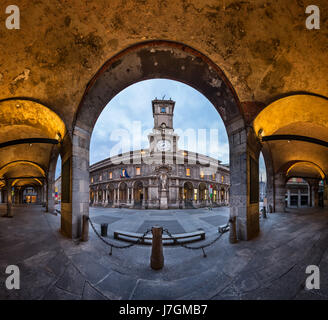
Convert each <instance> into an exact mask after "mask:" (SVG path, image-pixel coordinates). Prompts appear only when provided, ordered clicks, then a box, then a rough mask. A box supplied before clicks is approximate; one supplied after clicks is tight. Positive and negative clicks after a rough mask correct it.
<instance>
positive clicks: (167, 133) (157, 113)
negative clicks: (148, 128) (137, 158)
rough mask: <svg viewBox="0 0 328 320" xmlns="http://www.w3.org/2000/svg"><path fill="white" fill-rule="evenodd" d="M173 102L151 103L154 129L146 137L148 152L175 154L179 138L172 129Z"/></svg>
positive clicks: (157, 101)
mask: <svg viewBox="0 0 328 320" xmlns="http://www.w3.org/2000/svg"><path fill="white" fill-rule="evenodd" d="M174 105H175V101H173V100H171V99H170V100H158V99H155V100H153V101H152V107H153V118H154V128H153V131H152V133H150V134H149V135H148V139H149V149H150V152H151V153H153V152H176V151H177V144H178V139H179V136H178V135H177V134H176V133H174V129H173V112H174Z"/></svg>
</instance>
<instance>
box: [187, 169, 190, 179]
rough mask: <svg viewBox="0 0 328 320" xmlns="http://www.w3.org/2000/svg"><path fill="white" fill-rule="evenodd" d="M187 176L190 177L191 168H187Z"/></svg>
mask: <svg viewBox="0 0 328 320" xmlns="http://www.w3.org/2000/svg"><path fill="white" fill-rule="evenodd" d="M186 176H187V177H190V168H186Z"/></svg>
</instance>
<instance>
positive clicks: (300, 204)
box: [297, 189, 302, 208]
mask: <svg viewBox="0 0 328 320" xmlns="http://www.w3.org/2000/svg"><path fill="white" fill-rule="evenodd" d="M301 197H302V194H301V189H298V199H297V207H298V208H300V207H301V206H302V202H301Z"/></svg>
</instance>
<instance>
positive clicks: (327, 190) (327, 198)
mask: <svg viewBox="0 0 328 320" xmlns="http://www.w3.org/2000/svg"><path fill="white" fill-rule="evenodd" d="M323 206H324V208H327V207H328V185H327V181H324V192H323Z"/></svg>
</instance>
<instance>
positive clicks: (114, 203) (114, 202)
mask: <svg viewBox="0 0 328 320" xmlns="http://www.w3.org/2000/svg"><path fill="white" fill-rule="evenodd" d="M116 198H117V194H116V188H114V199H113V206H114V207H115V206H116Z"/></svg>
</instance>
